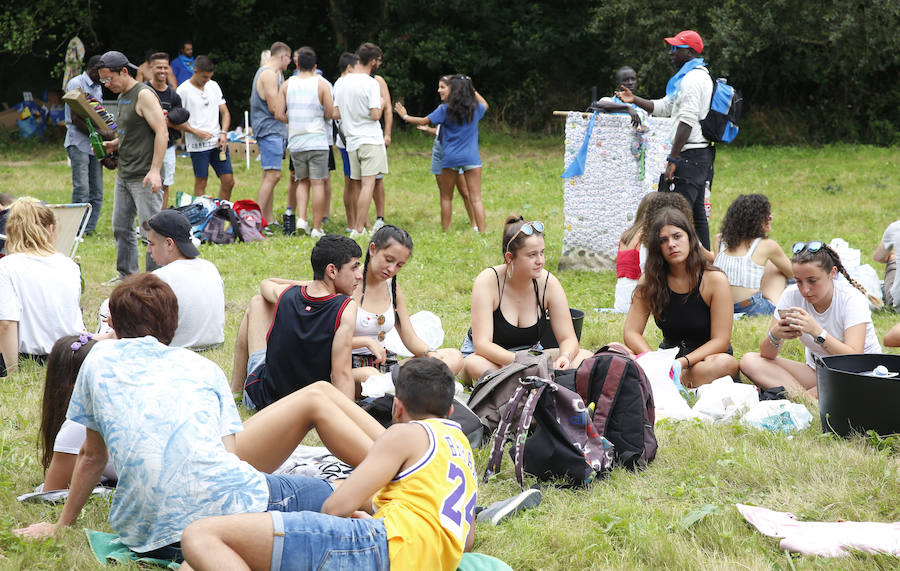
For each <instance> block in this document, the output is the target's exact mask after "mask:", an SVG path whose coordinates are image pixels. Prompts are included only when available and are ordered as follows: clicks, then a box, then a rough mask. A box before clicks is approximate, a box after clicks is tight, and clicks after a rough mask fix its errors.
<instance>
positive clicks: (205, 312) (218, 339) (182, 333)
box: [153, 84, 225, 349]
mask: <svg viewBox="0 0 900 571" xmlns="http://www.w3.org/2000/svg"><path fill="white" fill-rule="evenodd" d="M182 85H183V84H182ZM153 273H154V274H156V275H157V276H159V278H160V279H161V280H162V281H164V282H166V283H167V284H169V286H170V287H171V288H172V291H174V292H175V297H176V298H178V328H177V329H176V330H175V338H174V339H172V342H171V343H169V345H170V346H172V347H188V348H190V349H209V348H211V347H215V346H217V345H221V344H222V343H223V342H224V341H225V283H224V282H223V281H222V277H221V276H220V275H219V270H218V269H216V266H215V265H214V264H212V263H211V262H208V261H206V260H203V259H200V258H194V259H193V260H176V261H174V262H171V263H169V264H166V265H165V266H163V267H161V268H158V269H156V270H153Z"/></svg>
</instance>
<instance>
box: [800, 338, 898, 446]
mask: <svg viewBox="0 0 900 571" xmlns="http://www.w3.org/2000/svg"><path fill="white" fill-rule="evenodd" d="M878 365H884V366H885V367H887V370H888V371H890V372H898V371H900V355H881V354H877V353H876V354H862V355H831V356H829V357H818V356H817V357H816V381H817V383H818V389H819V415H820V418H821V420H822V431H823V432H827V431H831V432H834V433H835V434H838V435H840V436H848V435H849V434H850V432H861V433H864V432H866V431H867V430H874V431H875V432H877V433H878V434H881V435H887V434H897V433H900V412H898V411H900V376H898V377H893V378H890V377H872V376H869V375H866V374H865V373H867V372H870V371H872V370H873V369H875V367H877V366H878Z"/></svg>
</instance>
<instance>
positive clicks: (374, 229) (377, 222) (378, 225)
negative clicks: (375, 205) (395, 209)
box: [372, 216, 384, 232]
mask: <svg viewBox="0 0 900 571" xmlns="http://www.w3.org/2000/svg"><path fill="white" fill-rule="evenodd" d="M382 226H384V218H381V217H380V216H379V217H378V218H376V219H375V224H372V232H378V229H379V228H381V227H382Z"/></svg>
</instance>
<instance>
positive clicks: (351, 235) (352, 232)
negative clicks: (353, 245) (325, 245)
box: [350, 228, 369, 240]
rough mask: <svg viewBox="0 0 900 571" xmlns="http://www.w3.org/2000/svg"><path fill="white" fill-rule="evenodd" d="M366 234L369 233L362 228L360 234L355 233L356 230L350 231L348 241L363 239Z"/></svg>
mask: <svg viewBox="0 0 900 571" xmlns="http://www.w3.org/2000/svg"><path fill="white" fill-rule="evenodd" d="M368 233H369V231H368V230H366V229H365V228H363V231H362V232H357V231H356V230H350V239H351V240H356V239H357V238H365V237H366V234H368Z"/></svg>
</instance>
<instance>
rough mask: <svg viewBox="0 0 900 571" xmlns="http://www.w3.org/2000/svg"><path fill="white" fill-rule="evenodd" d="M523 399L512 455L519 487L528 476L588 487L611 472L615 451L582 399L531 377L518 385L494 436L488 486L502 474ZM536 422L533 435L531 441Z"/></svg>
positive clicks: (559, 387)
mask: <svg viewBox="0 0 900 571" xmlns="http://www.w3.org/2000/svg"><path fill="white" fill-rule="evenodd" d="M523 399H524V403H525V404H524V406H523V407H522V413H521V415H519V422H518V426H517V427H516V432H515V438H514V439H513V446H512V448H510V450H509V454H510V456H511V457H512V460H513V463H514V464H515V470H516V481H517V482H518V483H519V486H523V481H522V474H523V472H527V473H528V474H531V475H533V476H535V477H536V478H537V479H538V480H542V481H543V480H551V479H561V480H563V482H564V485H569V486H584V485H587V484H589V483H591V482H592V481H593V480H594V478H595V477H597V476H600V477H602V476H604V475H605V474H606V473H607V472H608V471H609V469H610V468H611V467H612V464H613V445H612V444H611V443H610V442H609V441H608V440H607V439H606V438H604V437H603V436H601V435H600V434H598V433H597V431H596V430H595V429H594V423H593V421H592V419H591V411H590V410H588V408H587V407H586V406H585V405H584V401H583V400H581V397H580V396H578V394H577V393H575V392H574V391H570V390H569V389H567V388H565V387H562V386H560V385H558V384H556V383H554V382H553V381H548V380H545V379H539V378H537V377H527V378H525V379H522V380H520V381H519V386H518V388H517V389H516V391H515V393H514V394H513V396H512V398H511V399H510V401H509V403H508V404H507V406H506V408H505V411H504V414H503V419H502V420H501V421H500V427H499V428H498V430H497V433H496V434H495V435H494V443H493V447H492V448H491V456H490V460H489V461H488V467H487V469H486V470H485V473H484V479H485V481H487V480H488V479H489V478H490V477H491V476H493V475H494V474H496V473H497V472H499V471H500V464H501V462H502V460H503V448H504V444H505V441H506V436H507V432H509V429H510V427H511V426H512V420H513V416H514V415H515V413H516V410H517V409H518V407H519V403H520V402H521V401H522V400H523ZM532 422H533V423H534V432H533V433H532V434H531V435H529V430H530V429H531V425H532Z"/></svg>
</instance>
